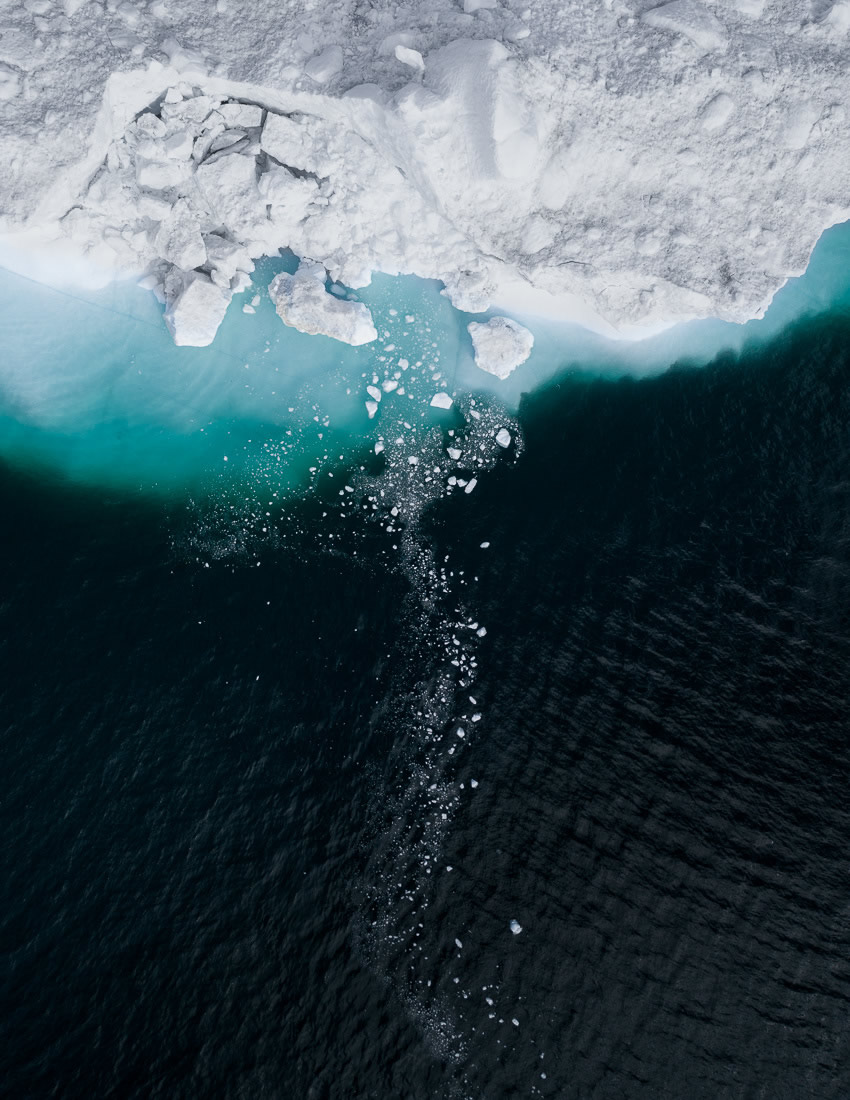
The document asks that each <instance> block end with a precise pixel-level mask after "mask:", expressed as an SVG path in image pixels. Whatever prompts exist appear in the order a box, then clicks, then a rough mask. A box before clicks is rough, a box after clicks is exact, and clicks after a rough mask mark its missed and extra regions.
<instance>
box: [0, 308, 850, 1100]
mask: <svg viewBox="0 0 850 1100" xmlns="http://www.w3.org/2000/svg"><path fill="white" fill-rule="evenodd" d="M519 422H520V424H521V426H522V433H523V436H524V444H525V449H524V453H522V454H521V455H520V456H519V457H518V458H516V457H515V455H514V453H513V452H512V451H511V452H506V453H505V454H504V455H503V456H502V457H501V459H500V460H499V461H498V463H497V464H496V467H495V468H494V469H492V470H490V471H489V472H487V473H485V474H483V475H482V476H481V477H480V480H479V484H478V486H477V488H476V490H475V492H474V493H472V494H469V495H467V494H461V495H458V494H455V495H454V496H452V497H451V498H449V499H440V500H437V501H436V502H435V503H433V504H432V505H431V506H430V507H429V508H428V509H426V511H425V514H424V516H423V517H422V518H421V520H419V521H418V523H417V524H416V527H415V530H413V529H411V530H410V531H409V532H408V534H407V537H406V539H407V540H406V541H402V540H401V539H399V541H398V542H397V543H396V544H395V545H396V546H398V547H399V549H398V550H397V551H396V552H395V554H396V557H395V558H394V557H393V552H392V551H391V549H390V547H389V545H388V540H387V537H386V536H385V535H384V534H383V533H381V534H377V533H374V534H373V533H368V532H367V533H365V534H364V533H363V532H360V533H359V534H358V532H357V531H356V529H355V527H356V524H357V522H359V521H357V520H356V519H355V518H354V517H351V516H350V517H349V518H348V520H347V521H346V523H343V522H342V520H338V521H337V520H334V519H333V517H330V516H327V515H325V516H323V515H322V511H323V504H322V501H321V500H319V499H318V498H317V497H311V498H309V499H306V500H304V501H301V502H299V501H297V500H295V501H291V502H290V503H288V504H287V505H286V518H285V521H284V519H283V518H282V513H281V516H278V515H275V516H272V517H271V518H270V519H269V521H268V525H269V526H270V527H271V528H272V534H267V535H266V537H264V538H259V536H258V537H257V539H256V540H255V541H253V542H252V540H251V538H250V537H246V538H243V539H241V540H238V544H237V543H233V548H232V552H225V550H223V549H222V547H223V546H224V545H225V544H226V539H223V538H219V537H218V536H219V535H223V533H224V532H225V529H226V528H227V524H228V523H231V522H232V520H231V519H230V518H227V519H223V518H222V512H221V510H220V509H219V510H218V511H216V510H215V509H212V508H210V507H207V506H205V505H204V503H203V502H200V503H199V502H198V501H197V500H196V501H194V502H192V503H188V502H186V501H185V500H181V499H179V497H174V498H170V499H165V500H163V499H159V500H152V499H151V498H148V497H144V496H138V497H134V496H133V495H130V494H126V493H124V494H116V493H112V494H109V493H107V492H106V491H103V490H97V489H92V488H88V489H84V488H80V487H79V486H71V485H69V484H64V483H62V482H60V481H58V480H51V479H49V478H48V477H47V476H46V475H35V474H26V473H22V472H20V471H13V470H12V469H10V468H4V469H3V470H2V472H0V516H2V538H0V555H2V560H1V561H0V568H2V572H0V670H2V673H0V731H2V770H0V813H2V836H3V847H2V877H0V882H2V895H0V897H2V906H0V937H2V953H3V956H2V957H3V971H2V985H0V997H2V1011H0V1082H2V1084H0V1091H2V1094H3V1095H4V1096H9V1097H63V1098H64V1097H74V1098H76V1097H86V1098H90V1097H168V1098H174V1097H180V1098H183V1097H186V1098H190V1097H192V1098H194V1097H250V1098H253V1097H281V1098H296V1100H301V1098H304V1100H308V1098H309V1100H319V1098H333V1100H336V1098H347V1097H352V1098H360V1097H363V1098H367V1097H368V1098H377V1100H390V1098H396V1097H398V1098H410V1100H427V1098H432V1097H433V1098H442V1097H446V1098H455V1097H459V1098H461V1097H470V1098H475V1100H478V1098H486V1100H496V1098H502V1097H505V1098H507V1097H520V1096H547V1097H564V1098H575V1100H590V1098H593V1100H631V1098H636V1100H638V1098H639V1100H644V1098H646V1100H668V1098H669V1100H683V1098H688V1100H720V1098H727V1097H728V1098H735V1100H738V1098H740V1100H744V1098H746V1100H750V1098H753V1100H755V1098H764V1100H785V1098H787V1100H800V1098H807V1097H812V1098H825V1100H829V1098H836V1100H840V1098H844V1097H850V1026H848V1017H850V793H848V791H850V784H849V783H848V780H850V718H848V708H850V511H848V508H850V321H848V319H847V317H845V316H842V315H840V314H833V315H830V316H825V317H822V318H820V319H818V320H815V321H808V322H805V323H800V324H797V325H796V326H794V327H793V328H791V329H789V330H788V331H787V332H786V333H785V334H784V335H783V336H782V337H781V338H780V339H778V340H777V341H775V342H773V343H772V344H769V345H767V346H766V347H763V348H761V349H760V350H756V351H753V352H752V353H750V354H747V355H743V356H742V357H741V358H740V359H737V358H732V357H729V358H728V359H726V360H724V361H719V362H716V363H715V364H713V365H710V366H708V367H705V368H702V369H690V370H687V369H673V370H671V371H669V372H668V373H666V374H664V375H661V376H659V377H655V378H651V379H645V380H643V381H635V380H631V379H621V380H613V381H612V380H610V379H606V380H602V379H599V378H595V377H593V376H591V375H590V374H583V373H581V372H580V371H577V370H573V371H571V372H569V373H566V374H564V375H563V376H562V377H560V378H559V379H558V380H557V381H556V382H555V383H552V384H551V385H550V386H548V387H547V388H546V389H545V390H544V391H541V392H537V393H535V394H534V395H533V396H531V397H529V398H528V399H527V400H526V401H525V402H524V403H523V406H522V408H521V411H520V415H519ZM379 476H380V475H379ZM245 522H246V526H247V525H248V524H247V520H246V521H245ZM364 523H365V521H364ZM284 524H285V525H286V528H287V531H288V532H289V533H290V535H291V537H290V538H289V539H288V540H285V539H283V537H282V536H280V537H272V536H273V535H274V533H275V531H276V530H277V529H278V528H280V527H282V526H284ZM333 524H336V526H332V525H333ZM329 525H331V526H329ZM331 527H332V533H335V534H336V535H337V536H338V537H337V539H336V543H335V545H336V546H337V549H335V550H333V551H332V550H330V549H326V548H325V547H327V546H329V545H330V540H329V539H328V538H327V535H328V533H329V531H330V530H331ZM483 542H487V543H489V546H488V547H486V548H482V547H481V543H483ZM355 550H356V553H355ZM202 551H203V552H202ZM207 551H208V552H207ZM402 558H403V559H404V561H403V567H394V566H393V565H392V563H393V561H394V560H396V559H398V560H401V559H402ZM435 563H437V565H435ZM440 563H441V564H440ZM435 568H437V569H438V571H439V568H444V569H445V573H444V574H440V575H441V577H442V583H441V585H435V583H433V582H428V581H427V577H428V576H429V575H433V572H434V569H435ZM429 570H430V573H429ZM420 571H421V574H422V576H421V578H420V576H419V572H420ZM452 615H457V616H458V618H457V622H460V621H461V620H464V621H465V620H472V619H474V623H473V627H476V626H477V624H478V623H481V624H484V625H485V627H486V630H487V633H486V635H483V636H481V637H480V638H479V636H478V634H475V632H474V629H473V630H467V634H468V635H469V636H470V637H474V638H475V639H477V640H476V641H475V648H474V651H473V650H471V649H470V648H469V646H468V645H467V642H466V641H465V640H463V639H461V641H459V642H457V644H456V645H455V636H456V635H457V634H459V633H460V628H459V627H458V626H457V622H455V621H454V620H452V621H450V620H451V616H452ZM447 624H448V625H447ZM465 638H466V635H464V639H465ZM453 646H454V649H452V647H453ZM455 651H456V652H457V653H459V654H460V653H463V654H466V655H465V656H462V657H461V658H460V660H459V662H458V665H456V666H452V667H454V669H455V672H453V673H452V675H453V676H454V677H455V679H454V680H453V681H451V682H449V679H447V675H448V674H447V673H446V671H445V669H446V668H447V667H449V666H448V665H446V662H445V654H446V653H449V654H450V653H452V652H455ZM473 652H474V656H470V653H473ZM458 670H459V671H458ZM469 694H471V695H472V697H473V698H474V699H475V702H474V703H472V702H469V698H468V696H469ZM473 711H475V713H480V715H481V719H480V721H473V718H472V713H473ZM458 722H462V725H463V730H462V732H464V734H465V736H464V737H463V738H460V737H459V736H457V735H456V727H457V724H458ZM429 723H430V724H429ZM426 728H427V731H429V732H427V735H426V733H423V729H426ZM434 731H436V732H434ZM432 736H433V738H435V739H437V740H439V739H440V738H442V740H439V744H440V745H441V746H445V745H448V743H449V740H452V746H453V748H452V751H451V753H449V750H448V749H446V750H445V752H444V751H443V749H442V748H441V749H440V753H441V754H442V755H440V756H439V764H437V763H435V760H436V759H437V757H436V756H435V755H434V753H436V752H437V750H436V749H432V744H436V740H435V741H433V743H432V741H431V740H429V738H431V737H432ZM455 743H456V744H457V746H458V751H457V752H454V751H453V749H454V745H455ZM472 779H474V780H475V781H476V784H477V785H476V786H474V787H473V786H472V784H471V780H472ZM432 783H433V787H434V790H435V791H436V793H435V794H433V795H431V794H429V793H428V792H429V791H430V790H431V788H432ZM429 798H430V799H431V801H430V802H429V801H428V799H429ZM423 800H424V801H423ZM443 807H445V808H446V809H445V810H444V809H443ZM443 812H446V818H445V820H444V819H443V818H442V813H443ZM432 819H433V820H432ZM423 853H424V854H423ZM449 868H451V870H449ZM511 921H517V922H518V923H519V925H521V927H522V931H521V932H520V933H519V934H512V932H511V928H510V922H511Z"/></svg>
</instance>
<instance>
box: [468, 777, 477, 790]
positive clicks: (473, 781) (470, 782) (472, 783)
mask: <svg viewBox="0 0 850 1100" xmlns="http://www.w3.org/2000/svg"><path fill="white" fill-rule="evenodd" d="M469 785H470V787H472V788H473V789H474V788H475V787H477V786H478V780H477V779H470V781H469Z"/></svg>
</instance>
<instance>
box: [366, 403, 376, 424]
mask: <svg viewBox="0 0 850 1100" xmlns="http://www.w3.org/2000/svg"><path fill="white" fill-rule="evenodd" d="M377 411H378V402H377V401H367V402H366V412H367V413H368V414H369V419H370V420H371V419H372V418H373V417H374V415H375V413H376V412H377Z"/></svg>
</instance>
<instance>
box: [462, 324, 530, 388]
mask: <svg viewBox="0 0 850 1100" xmlns="http://www.w3.org/2000/svg"><path fill="white" fill-rule="evenodd" d="M468 328H469V335H470V336H471V337H472V345H473V347H474V348H475V365H476V367H480V368H481V369H482V370H484V371H487V373H488V374H494V375H495V376H496V377H497V378H502V379H505V378H507V377H508V375H509V374H511V373H512V372H513V371H514V370H516V368H517V367H518V366H519V365H520V363H524V362H525V361H526V359H527V358H528V357H529V355H530V354H531V349H532V347H533V346H534V337H533V336H532V334H531V333H530V332H529V331H528V329H527V328H523V326H522V325H520V324H517V322H516V321H512V320H511V319H510V318H509V317H491V318H490V320H489V321H487V322H486V324H480V323H479V322H478V321H472V322H471V323H470V324H469V326H468Z"/></svg>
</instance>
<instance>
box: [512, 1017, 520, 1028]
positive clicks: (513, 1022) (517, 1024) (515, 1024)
mask: <svg viewBox="0 0 850 1100" xmlns="http://www.w3.org/2000/svg"><path fill="white" fill-rule="evenodd" d="M511 1023H512V1024H513V1025H514V1027H519V1020H518V1019H517V1018H516V1016H513V1017H511Z"/></svg>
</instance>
